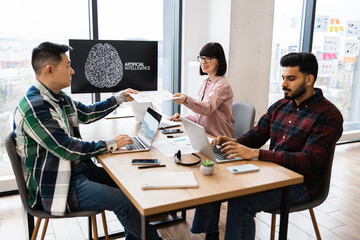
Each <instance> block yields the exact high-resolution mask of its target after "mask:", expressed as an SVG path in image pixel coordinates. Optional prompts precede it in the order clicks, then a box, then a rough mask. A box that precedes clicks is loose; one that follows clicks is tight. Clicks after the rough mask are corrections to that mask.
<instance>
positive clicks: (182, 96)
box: [173, 93, 187, 105]
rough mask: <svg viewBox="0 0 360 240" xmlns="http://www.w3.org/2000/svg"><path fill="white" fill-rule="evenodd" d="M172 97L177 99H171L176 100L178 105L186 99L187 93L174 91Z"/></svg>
mask: <svg viewBox="0 0 360 240" xmlns="http://www.w3.org/2000/svg"><path fill="white" fill-rule="evenodd" d="M173 97H176V98H177V99H173V101H174V102H176V103H177V104H179V105H181V104H183V103H184V102H185V101H186V99H187V95H186V94H183V93H175V94H174V95H173Z"/></svg>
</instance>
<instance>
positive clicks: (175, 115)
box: [169, 113, 181, 122]
mask: <svg viewBox="0 0 360 240" xmlns="http://www.w3.org/2000/svg"><path fill="white" fill-rule="evenodd" d="M169 120H170V121H177V122H180V121H181V117H180V114H178V113H175V114H174V115H172V116H171V117H169Z"/></svg>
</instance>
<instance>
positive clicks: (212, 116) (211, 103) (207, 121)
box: [184, 76, 235, 137]
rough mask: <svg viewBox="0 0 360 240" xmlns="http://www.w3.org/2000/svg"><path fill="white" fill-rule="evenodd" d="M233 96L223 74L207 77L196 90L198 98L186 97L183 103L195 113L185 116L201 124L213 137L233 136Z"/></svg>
mask: <svg viewBox="0 0 360 240" xmlns="http://www.w3.org/2000/svg"><path fill="white" fill-rule="evenodd" d="M233 96H234V94H233V92H232V88H231V86H230V85H229V83H228V81H227V80H226V79H225V78H224V77H223V76H221V77H219V76H216V77H215V78H214V79H212V80H210V79H209V78H207V79H206V80H205V81H204V83H203V84H202V85H201V88H200V90H199V92H198V100H195V99H193V98H191V97H189V96H188V97H187V99H186V102H185V103H184V105H185V106H186V107H187V108H189V109H191V110H192V111H193V112H194V113H195V114H194V115H189V116H187V117H186V118H187V119H189V120H190V121H193V122H195V123H197V124H199V125H201V126H203V127H204V128H205V131H206V132H207V133H209V134H211V135H213V136H215V137H217V136H220V135H224V136H228V137H235V130H234V122H235V119H234V113H233V110H232V102H233Z"/></svg>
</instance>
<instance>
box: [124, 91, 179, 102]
mask: <svg viewBox="0 0 360 240" xmlns="http://www.w3.org/2000/svg"><path fill="white" fill-rule="evenodd" d="M129 95H130V96H131V97H132V98H133V99H134V100H135V101H137V102H138V103H146V102H157V101H166V100H172V99H176V98H173V94H172V93H171V92H169V91H168V90H161V91H142V92H139V93H137V94H133V93H129Z"/></svg>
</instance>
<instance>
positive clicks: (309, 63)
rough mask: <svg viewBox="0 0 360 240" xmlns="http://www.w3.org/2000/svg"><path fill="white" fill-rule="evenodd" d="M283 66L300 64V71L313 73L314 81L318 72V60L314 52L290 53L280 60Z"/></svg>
mask: <svg viewBox="0 0 360 240" xmlns="http://www.w3.org/2000/svg"><path fill="white" fill-rule="evenodd" d="M280 65H281V66H282V67H296V66H299V71H300V72H301V73H305V74H312V75H313V76H314V81H315V80H316V78H317V74H318V68H319V67H318V62H317V60H316V57H315V56H314V54H312V53H307V52H301V53H289V54H286V55H285V56H283V57H282V58H281V60H280Z"/></svg>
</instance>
